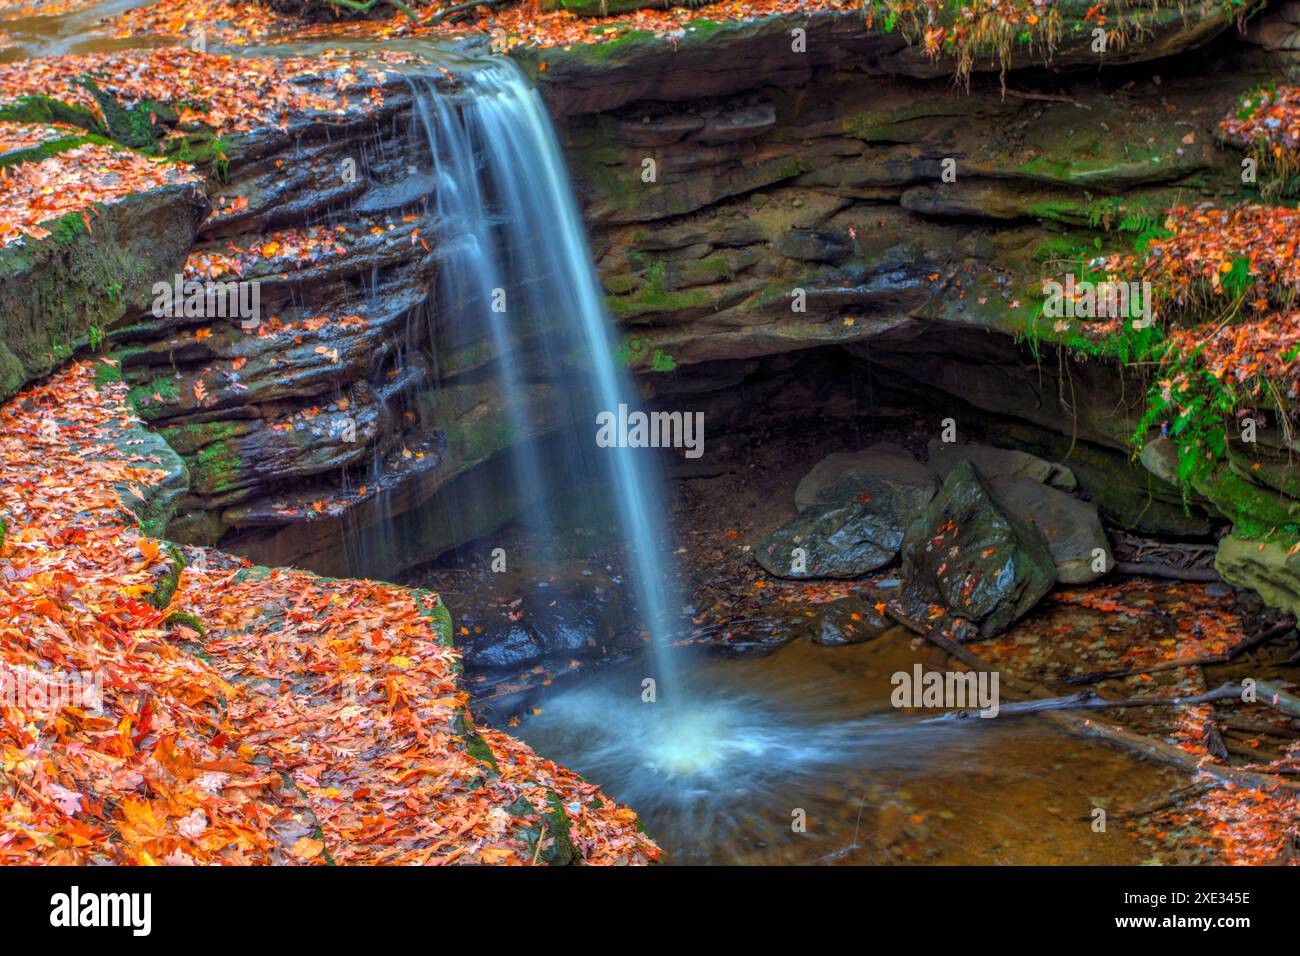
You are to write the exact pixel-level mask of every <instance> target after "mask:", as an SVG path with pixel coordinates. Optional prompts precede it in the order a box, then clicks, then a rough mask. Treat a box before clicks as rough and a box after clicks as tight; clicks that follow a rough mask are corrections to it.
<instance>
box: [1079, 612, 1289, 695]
mask: <svg viewBox="0 0 1300 956" xmlns="http://www.w3.org/2000/svg"><path fill="white" fill-rule="evenodd" d="M1294 629H1295V625H1294V624H1292V623H1291V622H1290V621H1283V622H1281V623H1280V624H1274V625H1273V626H1272V627H1269V628H1265V629H1264V630H1262V631H1260V632H1259V633H1258V634H1253V635H1251V636H1250V637H1248V638H1246V639H1245V640H1243V641H1239V642H1238V643H1236V644H1234V645H1233V646H1232V647H1230V648H1228V649H1227V650H1226V651H1224V652H1223V653H1222V654H1209V655H1207V656H1205V657H1181V658H1179V659H1178V660H1175V661H1160V662H1159V663H1157V664H1152V665H1151V666H1150V667H1130V668H1128V669H1126V670H1114V671H1094V672H1092V673H1091V674H1078V675H1075V676H1074V677H1067V678H1065V679H1064V683H1066V684H1096V683H1098V682H1100V681H1104V680H1116V679H1118V678H1121V677H1132V676H1133V675H1134V674H1154V673H1155V672H1156V671H1169V670H1176V669H1177V668H1179V667H1203V666H1204V665H1206V664H1226V663H1227V662H1228V661H1230V660H1232V659H1233V658H1234V657H1236V656H1237V655H1238V654H1240V653H1241V652H1242V651H1248V650H1250V649H1251V648H1252V647H1256V646H1258V645H1260V644H1264V643H1267V642H1268V641H1271V640H1272V639H1273V638H1275V637H1281V636H1282V635H1283V634H1286V633H1287V632H1288V631H1292V630H1294Z"/></svg>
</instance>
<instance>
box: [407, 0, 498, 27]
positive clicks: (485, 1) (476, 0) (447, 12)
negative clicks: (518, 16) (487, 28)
mask: <svg viewBox="0 0 1300 956" xmlns="http://www.w3.org/2000/svg"><path fill="white" fill-rule="evenodd" d="M506 2H507V0H470V2H469V3H458V4H456V5H455V6H454V7H444V8H443V9H441V10H439V11H438V12H437V13H435V14H434V15H433V16H431V17H429V19H427V20H425V21H424V23H423V24H422V25H423V26H426V27H427V26H431V25H433V24H435V23H441V22H442V21H443V20H446V19H447V18H448V17H450V16H451V15H452V14H455V13H460V12H462V11H465V10H472V9H474V8H475V7H497V6H500V5H501V4H503V3H506Z"/></svg>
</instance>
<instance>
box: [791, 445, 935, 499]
mask: <svg viewBox="0 0 1300 956" xmlns="http://www.w3.org/2000/svg"><path fill="white" fill-rule="evenodd" d="M878 478H888V479H893V480H896V481H898V482H901V483H905V484H913V485H918V486H923V487H925V486H928V487H929V488H930V490H931V492H933V491H934V490H935V489H937V488H938V487H939V482H938V480H937V479H936V478H935V476H934V473H933V472H932V471H931V469H930V468H928V467H927V466H925V465H923V464H921V463H920V462H919V461H917V460H916V458H915V457H913V455H912V453H911V452H910V451H908V450H907V449H906V448H904V447H902V446H901V445H895V444H893V443H892V442H877V443H876V444H874V445H871V446H870V447H868V448H865V449H863V450H862V451H854V452H836V453H835V454H833V455H827V456H826V457H825V458H823V459H822V460H821V461H819V462H817V464H815V465H814V466H813V468H812V470H811V471H810V472H808V474H806V475H804V476H803V478H802V479H801V480H800V482H799V485H798V487H797V488H795V491H794V506H795V508H797V509H798V510H799V511H806V510H807V509H808V508H809V507H810V506H811V505H814V504H830V503H842V502H843V501H844V500H845V499H847V498H850V497H856V496H857V495H859V494H862V493H863V491H862V489H861V488H859V486H862V488H865V486H866V485H867V484H869V483H870V482H871V481H872V480H873V479H878ZM923 507H924V506H923Z"/></svg>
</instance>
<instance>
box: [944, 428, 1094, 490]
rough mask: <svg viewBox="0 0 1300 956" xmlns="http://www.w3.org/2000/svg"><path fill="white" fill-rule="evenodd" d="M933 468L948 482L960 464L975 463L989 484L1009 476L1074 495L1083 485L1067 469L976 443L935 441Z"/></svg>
mask: <svg viewBox="0 0 1300 956" xmlns="http://www.w3.org/2000/svg"><path fill="white" fill-rule="evenodd" d="M928 450H929V454H930V467H931V468H932V469H933V470H934V471H935V472H937V473H938V475H939V477H940V478H947V477H948V473H949V472H951V471H952V470H953V468H954V467H955V466H956V465H957V463H958V462H962V461H969V462H972V463H974V465H975V467H976V468H978V469H979V472H980V474H981V475H983V476H984V478H985V479H986V480H992V479H994V478H1002V477H1004V476H1008V475H1023V476H1025V477H1026V478H1032V479H1033V480H1034V481H1039V482H1042V483H1043V484H1046V485H1051V486H1052V487H1054V488H1060V489H1061V490H1062V491H1074V490H1075V489H1076V488H1078V487H1079V482H1078V481H1077V480H1076V479H1075V477H1074V472H1072V471H1070V469H1069V468H1067V467H1065V465H1062V464H1059V463H1057V462H1053V461H1045V460H1044V459H1042V458H1039V457H1038V456H1037V455H1031V454H1029V453H1028V452H1024V451H1010V450H1008V449H1005V448H994V447H993V446H992V445H978V444H975V443H974V442H968V443H965V444H957V443H955V442H942V441H939V440H937V439H931V440H930V444H929V449H928Z"/></svg>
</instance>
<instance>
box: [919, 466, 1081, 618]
mask: <svg viewBox="0 0 1300 956" xmlns="http://www.w3.org/2000/svg"><path fill="white" fill-rule="evenodd" d="M902 553H903V567H902V578H903V586H902V588H901V589H900V592H899V600H900V603H901V604H902V607H903V610H904V612H905V613H906V614H907V615H908V616H909V617H910V618H911V619H913V620H915V621H918V622H924V623H932V622H936V621H938V620H939V619H940V618H941V617H943V616H945V615H948V616H951V617H954V618H957V619H960V620H963V621H965V622H967V623H968V625H969V627H968V628H966V629H965V630H966V631H967V633H968V634H969V635H970V636H971V637H973V636H975V633H976V632H977V634H978V637H980V638H989V637H994V636H996V635H997V634H1000V633H1001V632H1002V631H1004V630H1006V629H1007V627H1009V626H1010V625H1011V624H1012V623H1013V622H1014V621H1016V620H1017V619H1019V618H1020V617H1022V616H1023V615H1024V614H1025V613H1026V612H1028V611H1029V609H1030V608H1032V607H1033V606H1034V605H1035V604H1037V603H1038V601H1039V600H1041V599H1042V597H1043V596H1044V595H1045V594H1047V592H1048V591H1049V590H1051V587H1052V584H1053V583H1054V582H1055V581H1056V566H1055V564H1054V562H1053V561H1052V556H1051V554H1050V552H1049V551H1048V549H1047V544H1046V543H1045V542H1044V540H1043V536H1042V535H1041V534H1039V532H1038V531H1037V530H1035V529H1034V528H1033V527H1031V526H1030V525H1029V524H1028V523H1026V522H1025V521H1024V520H1023V519H1021V518H1020V517H1019V516H1017V515H1015V514H1010V513H1008V512H1007V511H1005V510H1004V509H1003V508H1002V507H1001V506H1000V505H999V504H998V503H997V501H996V500H994V498H993V496H992V495H991V494H990V493H989V491H988V488H987V487H986V486H985V484H984V481H983V480H982V479H981V478H980V475H979V472H978V471H977V470H976V468H975V466H973V465H971V463H970V462H966V461H963V462H960V463H959V464H957V465H956V466H955V467H954V468H953V469H952V471H950V472H949V474H948V478H947V479H946V480H945V481H944V483H943V487H942V488H940V489H939V493H938V494H937V495H936V496H935V498H934V500H933V501H931V502H930V504H929V506H928V507H927V508H926V509H925V511H924V513H923V514H922V515H921V516H920V517H919V518H917V519H916V520H915V521H914V522H913V523H912V525H911V527H909V528H908V530H907V537H906V538H905V540H904V541H903V545H902Z"/></svg>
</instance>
